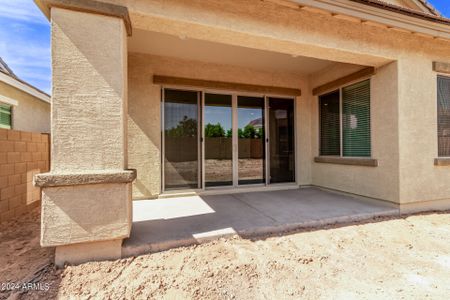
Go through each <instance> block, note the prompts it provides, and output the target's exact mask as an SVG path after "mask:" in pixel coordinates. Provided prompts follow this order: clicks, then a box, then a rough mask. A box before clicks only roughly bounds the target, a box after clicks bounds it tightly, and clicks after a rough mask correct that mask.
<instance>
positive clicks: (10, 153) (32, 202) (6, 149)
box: [0, 129, 50, 222]
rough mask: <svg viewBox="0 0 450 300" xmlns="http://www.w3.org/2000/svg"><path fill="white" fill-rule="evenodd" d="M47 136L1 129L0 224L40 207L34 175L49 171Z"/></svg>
mask: <svg viewBox="0 0 450 300" xmlns="http://www.w3.org/2000/svg"><path fill="white" fill-rule="evenodd" d="M49 143H50V135H49V134H41V133H32V132H24V131H17V130H8V129H0V222H3V221H7V220H10V219H13V218H16V217H18V216H20V215H22V214H24V213H26V212H28V211H30V210H32V209H33V208H35V207H38V206H39V205H40V200H41V192H40V188H38V187H34V186H33V175H34V174H37V173H42V172H48V171H49V167H50V165H49V161H50V150H49Z"/></svg>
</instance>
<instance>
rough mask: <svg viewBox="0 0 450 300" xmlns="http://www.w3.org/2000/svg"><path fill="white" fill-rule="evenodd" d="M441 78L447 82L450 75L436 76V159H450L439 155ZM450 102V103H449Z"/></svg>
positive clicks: (448, 156) (449, 156)
mask: <svg viewBox="0 0 450 300" xmlns="http://www.w3.org/2000/svg"><path fill="white" fill-rule="evenodd" d="M439 78H445V79H447V80H450V74H445V73H440V72H439V73H437V75H436V85H435V86H436V150H437V153H436V157H437V158H438V159H450V155H447V156H441V155H439V106H438V102H439V89H438V86H439ZM449 102H450V101H449Z"/></svg>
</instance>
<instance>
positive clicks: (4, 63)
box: [0, 57, 16, 77]
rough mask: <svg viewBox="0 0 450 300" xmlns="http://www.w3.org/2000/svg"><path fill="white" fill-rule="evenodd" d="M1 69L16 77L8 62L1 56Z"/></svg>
mask: <svg viewBox="0 0 450 300" xmlns="http://www.w3.org/2000/svg"><path fill="white" fill-rule="evenodd" d="M0 71H1V72H3V73H6V74H8V75H11V76H13V77H16V75H15V74H14V72H13V71H12V70H11V69H10V68H9V67H8V65H7V64H6V62H5V61H4V60H3V59H2V58H1V57H0Z"/></svg>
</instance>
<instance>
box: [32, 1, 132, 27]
mask: <svg viewBox="0 0 450 300" xmlns="http://www.w3.org/2000/svg"><path fill="white" fill-rule="evenodd" d="M34 2H35V3H36V5H37V6H38V7H39V8H40V9H41V11H42V12H43V13H44V14H45V15H46V16H47V18H49V19H50V10H51V8H52V7H57V8H62V9H69V10H74V11H79V12H84V13H92V14H99V15H103V16H108V17H116V18H121V19H123V22H124V24H125V29H126V30H127V35H128V36H131V35H132V27H131V20H130V15H129V14H128V8H127V7H125V6H121V5H115V4H111V3H105V2H100V1H96V0H34Z"/></svg>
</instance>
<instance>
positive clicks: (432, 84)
mask: <svg viewBox="0 0 450 300" xmlns="http://www.w3.org/2000/svg"><path fill="white" fill-rule="evenodd" d="M107 2H114V3H120V4H122V5H126V6H128V8H129V10H130V16H131V19H132V23H133V26H134V28H139V29H145V30H152V31H157V32H162V33H168V34H173V35H176V36H183V37H185V38H197V39H202V40H208V41H214V42H221V43H227V44H232V45H245V46H247V47H252V48H256V49H263V50H272V51H277V52H281V53H287V54H294V55H304V56H310V57H315V58H321V59H328V60H333V61H338V62H345V63H354V64H361V65H367V66H375V67H377V68H378V70H377V74H376V75H375V76H374V77H373V79H372V139H373V140H372V143H373V157H374V158H377V159H378V162H379V166H378V167H375V168H367V167H350V166H342V165H329V164H327V165H325V164H316V163H313V162H312V158H313V157H314V156H315V155H317V153H318V132H317V128H318V123H317V122H318V118H317V98H316V97H312V95H311V94H310V92H308V91H306V90H307V89H305V88H303V90H304V96H303V101H301V105H298V106H297V109H298V111H297V119H298V120H301V121H302V122H303V126H301V127H300V131H301V132H302V135H303V136H305V138H307V139H308V141H309V142H308V143H305V142H304V141H303V142H301V143H300V145H301V146H300V147H299V148H298V149H299V151H301V149H302V147H303V149H304V153H310V154H309V157H308V158H305V156H304V155H303V156H301V155H300V157H301V158H300V160H299V161H301V160H304V163H305V166H304V170H308V169H311V172H310V173H309V174H308V172H306V174H307V175H304V176H305V177H304V182H305V183H306V182H309V183H312V184H317V185H322V186H327V187H331V188H335V189H338V190H344V191H348V192H352V193H356V194H361V195H365V196H370V197H374V198H379V199H383V200H388V201H392V202H397V203H398V202H401V203H407V202H410V201H427V200H436V199H446V198H450V188H448V184H447V183H448V180H449V179H450V168H448V167H435V166H434V164H433V159H434V158H435V156H436V155H437V137H436V74H434V73H433V71H432V62H433V61H443V62H448V63H450V58H449V57H450V42H448V41H443V40H436V39H430V38H426V37H422V36H419V35H414V34H411V33H406V32H399V31H395V30H392V29H387V28H380V27H376V26H370V25H366V24H361V23H354V22H351V21H347V20H341V19H338V18H334V17H332V16H331V15H326V14H318V13H314V12H310V11H305V10H293V9H290V8H287V7H282V6H278V5H276V4H274V3H270V2H268V1H256V0H255V1H245V2H244V1H239V2H238V3H237V2H236V1H222V0H220V1H219V0H210V1H199V0H189V1H187V0H168V1H164V4H162V3H161V2H160V1H156V0H153V1H142V0H138V1H131V0H120V1H119V0H115V1H114V0H110V1H107ZM134 59H135V57H134V55H131V57H130V62H131V61H133V60H134ZM192 66H194V65H192ZM175 67H176V68H180V70H183V68H182V67H179V66H175V65H173V64H171V63H168V62H164V61H163V62H161V68H167V69H165V70H168V69H170V68H173V69H175ZM142 68H144V67H142ZM132 69H133V68H131V67H130V72H133V71H132ZM173 69H172V71H170V72H168V73H167V75H177V74H178V75H184V76H186V77H194V78H198V77H202V75H199V74H201V73H203V72H205V74H208V75H211V74H214V71H208V72H206V69H205V68H204V65H202V64H199V65H195V71H194V70H192V69H191V70H187V71H174V70H173ZM208 69H209V68H208ZM148 70H150V69H148ZM198 70H200V72H198ZM339 72H340V71H336V70H334V71H330V73H327V74H322V75H320V74H313V76H311V78H310V79H311V81H310V82H309V83H308V81H305V82H303V87H310V88H311V87H314V85H315V84H318V83H319V82H322V83H323V82H326V81H327V80H328V79H331V78H333V77H335V76H338V75H339ZM136 73H137V72H136ZM147 74H148V75H150V74H151V72H150V71H148V72H147V73H146V75H147ZM229 74H232V72H230V73H229ZM229 74H224V73H221V74H220V77H227V78H231V79H232V81H240V80H242V81H247V80H255V77H253V76H251V77H249V78H247V77H246V74H245V73H242V72H240V73H239V74H238V76H230V75H229ZM133 76H135V75H133ZM136 76H138V75H137V74H136ZM214 77H215V75H212V78H214ZM129 78H134V77H132V76H130V77H129ZM209 78H210V77H208V79H209ZM216 79H218V78H216ZM145 80H149V77H146V79H144V78H141V79H140V83H141V84H142V83H144V82H145ZM260 83H261V82H260ZM131 85H133V84H132V83H131V82H130V86H131ZM151 89H152V93H154V94H155V95H156V93H157V88H156V89H155V87H152V88H151ZM130 90H132V88H131V87H130ZM131 93H132V92H130V95H131ZM308 95H309V96H308ZM142 99H143V97H142ZM133 101H135V100H131V101H130V103H131V102H133ZM140 101H144V100H140ZM308 101H309V102H308ZM308 103H309V104H308ZM308 105H309V106H308ZM302 107H303V109H302ZM135 110H137V109H135ZM158 113H159V110H158ZM131 114H132V109H131V108H130V115H131ZM148 122H150V121H148ZM300 123H301V122H300ZM158 125H159V122H157V123H156V126H158ZM147 126H150V125H149V124H147ZM307 128H311V130H310V131H309V132H308V130H307ZM158 132H159V130H158ZM298 132H299V131H298ZM141 134H142V135H147V136H152V141H153V142H152V143H153V146H152V147H153V148H152V149H153V150H151V151H156V152H157V150H156V149H158V146H157V145H155V142H154V139H155V138H156V136H155V135H150V134H145V133H141ZM300 139H301V138H300ZM302 143H303V144H302ZM131 144H132V143H131V142H130V145H131ZM149 144H151V143H150V142H149ZM308 149H309V150H308ZM149 151H150V150H149ZM308 151H309V152H308ZM130 153H131V151H130ZM149 153H150V152H149ZM130 159H131V155H130ZM157 160H159V157H158V159H157ZM306 161H309V166H308V163H306ZM148 164H152V165H154V166H155V167H157V165H156V163H155V162H150V161H148ZM158 172H159V170H158ZM299 172H300V173H302V169H301V167H300V168H299ZM138 173H139V172H138ZM141 176H142V175H141ZM152 176H153V175H152ZM309 178H310V180H309ZM149 179H150V178H148V179H147V180H149ZM301 181H303V180H301ZM145 185H146V186H150V185H149V184H145ZM154 186H159V182H157V183H155V184H154ZM151 190H152V193H153V191H155V192H157V188H151Z"/></svg>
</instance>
